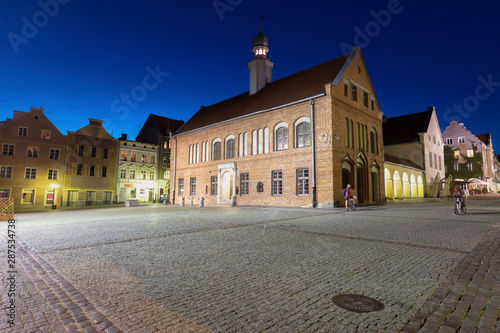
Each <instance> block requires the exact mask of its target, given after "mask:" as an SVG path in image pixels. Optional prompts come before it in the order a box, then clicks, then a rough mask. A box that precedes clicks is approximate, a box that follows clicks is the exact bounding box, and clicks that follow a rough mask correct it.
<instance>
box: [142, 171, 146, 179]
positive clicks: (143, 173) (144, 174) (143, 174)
mask: <svg viewBox="0 0 500 333" xmlns="http://www.w3.org/2000/svg"><path fill="white" fill-rule="evenodd" d="M146 176H147V173H146V171H144V170H143V171H141V179H142V180H145V179H146Z"/></svg>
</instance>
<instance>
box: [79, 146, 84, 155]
mask: <svg viewBox="0 0 500 333" xmlns="http://www.w3.org/2000/svg"><path fill="white" fill-rule="evenodd" d="M84 149H85V147H84V146H81V145H80V146H78V156H83V152H84Z"/></svg>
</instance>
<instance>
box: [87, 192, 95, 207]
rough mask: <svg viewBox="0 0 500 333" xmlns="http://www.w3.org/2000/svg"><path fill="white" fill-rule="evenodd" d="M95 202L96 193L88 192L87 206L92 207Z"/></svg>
mask: <svg viewBox="0 0 500 333" xmlns="http://www.w3.org/2000/svg"><path fill="white" fill-rule="evenodd" d="M94 200H95V191H87V206H92V205H93V204H94Z"/></svg>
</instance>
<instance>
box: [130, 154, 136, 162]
mask: <svg viewBox="0 0 500 333" xmlns="http://www.w3.org/2000/svg"><path fill="white" fill-rule="evenodd" d="M135 161H136V153H130V162H135Z"/></svg>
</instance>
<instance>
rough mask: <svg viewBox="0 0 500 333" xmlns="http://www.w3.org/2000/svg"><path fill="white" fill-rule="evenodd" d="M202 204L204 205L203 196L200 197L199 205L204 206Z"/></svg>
mask: <svg viewBox="0 0 500 333" xmlns="http://www.w3.org/2000/svg"><path fill="white" fill-rule="evenodd" d="M204 206H205V198H204V197H201V198H200V207H204Z"/></svg>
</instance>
